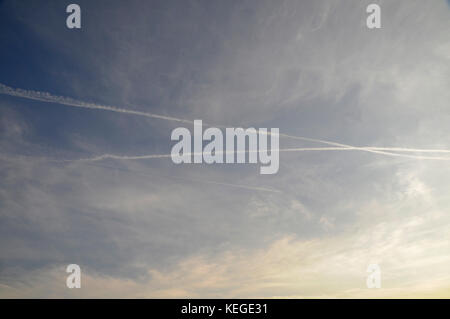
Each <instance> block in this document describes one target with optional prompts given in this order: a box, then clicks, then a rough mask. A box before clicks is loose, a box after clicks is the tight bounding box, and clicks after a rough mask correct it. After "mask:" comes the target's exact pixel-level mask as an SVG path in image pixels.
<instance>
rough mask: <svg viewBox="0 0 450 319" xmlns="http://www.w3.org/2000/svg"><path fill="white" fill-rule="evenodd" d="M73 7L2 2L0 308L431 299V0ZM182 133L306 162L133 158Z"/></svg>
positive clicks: (442, 259) (434, 95)
mask: <svg viewBox="0 0 450 319" xmlns="http://www.w3.org/2000/svg"><path fill="white" fill-rule="evenodd" d="M72 2H74V1H72ZM72 2H71V1H58V2H56V1H26V2H24V1H20V2H19V1H12V0H3V1H0V47H1V50H0V298H92V297H95V298H399V297H403V298H449V297H450V211H449V209H450V208H449V207H450V197H449V194H450V166H449V161H450V154H448V153H449V152H450V126H449V125H448V123H450V105H449V101H450V90H449V87H450V41H449V40H450V3H449V2H448V1H445V0H430V1H419V0H397V1H381V0H378V1H366V0H362V1H361V0H352V1H344V0H334V1H323V0H315V1H306V0H305V1H303V0H296V1H291V0H281V1H264V0H262V1H259V0H258V1H256V0H251V1H235V0H231V1H205V0H202V1H190V0H188V1H172V0H169V1H135V0H132V1H117V0H108V1H106V0H95V1H92V0H91V1H81V0H77V1H76V3H77V4H78V5H79V6H80V8H81V29H69V28H67V27H66V18H67V16H68V14H67V13H66V7H67V5H69V4H70V3H72ZM370 3H377V4H379V6H380V7H381V25H382V27H381V28H380V29H368V28H367V26H366V19H367V16H368V14H367V13H366V7H367V6H368V5H369V4H370ZM80 106H82V107H80ZM104 106H108V107H109V106H111V107H114V110H112V111H111V109H107V108H106V109H105V107H104ZM117 110H121V111H120V112H117ZM143 114H147V115H143ZM149 114H150V115H151V116H149ZM197 119H200V120H203V121H204V122H205V123H208V124H211V125H213V126H214V125H215V126H217V127H243V128H249V127H255V128H279V130H280V134H281V136H280V149H286V148H316V150H309V151H307V150H305V151H292V152H280V159H279V161H280V167H279V171H278V172H277V173H276V174H272V175H261V174H260V172H259V166H260V165H255V164H174V163H173V162H172V160H171V159H170V157H159V158H158V157H156V158H152V156H147V157H145V156H146V155H164V154H170V152H171V148H172V146H173V145H174V142H173V141H171V139H170V137H171V132H172V131H173V130H174V129H175V128H178V127H186V128H188V129H189V130H192V129H193V125H192V121H193V120H197ZM324 141H325V142H327V143H328V144H327V143H325V142H324ZM333 145H334V146H335V147H334V148H336V146H337V145H338V146H339V145H340V146H339V147H344V148H352V147H353V149H346V150H342V149H341V150H336V149H334V150H331V149H330V147H333ZM342 145H344V146H342ZM326 148H328V149H326ZM319 149H320V150H319ZM426 150H431V151H426ZM105 154H109V155H110V156H103V155H105ZM138 156H144V158H136V157H138ZM86 159H91V160H86ZM94 159H95V160H94ZM69 264H77V265H79V266H80V268H81V273H82V275H81V288H80V289H68V288H67V287H66V278H67V276H68V274H67V273H66V267H67V265H69ZM370 264H377V265H379V267H380V270H381V288H375V289H369V288H368V287H367V285H366V279H367V276H368V275H369V273H367V268H368V266H369V265H370Z"/></svg>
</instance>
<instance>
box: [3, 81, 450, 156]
mask: <svg viewBox="0 0 450 319" xmlns="http://www.w3.org/2000/svg"><path fill="white" fill-rule="evenodd" d="M0 94H5V95H10V96H16V97H21V98H26V99H31V100H37V101H44V102H49V103H56V104H62V105H67V106H72V107H80V108H87V109H96V110H103V111H110V112H117V113H124V114H130V115H137V116H144V117H148V118H155V119H161V120H166V121H174V122H179V123H188V124H194V121H193V120H188V119H182V118H177V117H172V116H166V115H160V114H154V113H149V112H142V111H134V110H130V109H124V108H120V107H116V106H108V105H102V104H96V103H90V102H83V101H79V100H75V99H72V98H68V97H63V96H57V95H53V94H51V93H48V92H40V91H33V90H23V89H15V88H12V87H9V86H7V85H4V84H2V83H0ZM203 125H205V126H214V127H219V128H226V127H227V126H225V125H211V124H207V123H203ZM266 134H267V135H273V134H275V133H271V132H267V133H266ZM278 135H279V136H280V137H284V138H290V139H296V140H302V141H308V142H315V143H321V144H326V145H331V146H335V147H339V149H337V148H336V149H332V148H326V149H323V150H324V151H325V150H326V151H329V150H344V149H345V150H350V149H351V150H359V151H364V152H370V153H376V154H382V155H388V156H394V157H405V158H413V159H427V160H449V158H446V157H435V156H421V155H407V154H398V153H392V152H414V153H450V150H442V149H414V148H400V147H370V146H364V147H357V146H352V145H348V144H342V143H337V142H332V141H327V140H321V139H315V138H309V137H302V136H294V135H289V134H283V133H279V134H278ZM306 150H308V149H298V150H297V151H306ZM309 150H310V151H314V150H317V151H320V150H322V149H321V148H315V149H314V148H310V149H309ZM292 151H294V149H292ZM158 156H159V157H168V156H167V155H142V156H139V158H137V156H131V157H129V158H128V159H141V158H142V159H143V158H157V157H158ZM115 157H116V158H120V159H126V156H118V155H111V154H105V155H101V156H100V157H99V159H97V160H101V159H103V158H115ZM90 160H92V159H90Z"/></svg>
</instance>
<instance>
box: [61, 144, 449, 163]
mask: <svg viewBox="0 0 450 319" xmlns="http://www.w3.org/2000/svg"><path fill="white" fill-rule="evenodd" d="M377 149H379V148H377ZM381 149H389V148H381ZM359 150H365V151H369V150H372V148H371V147H366V148H361V147H296V148H282V149H277V150H269V151H277V152H314V151H359ZM408 151H410V150H408ZM262 152H267V150H256V151H250V150H243V151H217V152H216V154H231V153H235V154H237V153H262ZM378 152H379V153H381V154H388V155H390V156H398V157H406V158H414V159H428V160H443V161H450V157H438V156H421V155H407V154H396V153H387V152H381V151H377V153H378ZM202 154H203V153H202V152H198V153H194V152H192V153H184V154H183V155H185V156H195V155H202ZM170 157H172V154H144V155H117V154H102V155H98V156H94V157H87V158H80V159H62V160H52V161H57V162H97V161H102V160H105V159H117V160H141V159H156V158H170Z"/></svg>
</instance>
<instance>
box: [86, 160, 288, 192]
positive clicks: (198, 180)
mask: <svg viewBox="0 0 450 319" xmlns="http://www.w3.org/2000/svg"><path fill="white" fill-rule="evenodd" d="M88 165H92V166H98V167H104V168H110V169H117V170H121V171H125V172H130V173H134V174H137V175H142V176H150V177H151V176H153V175H156V176H159V177H164V178H168V179H178V180H182V181H188V182H198V183H205V184H212V185H220V186H227V187H235V188H242V189H248V190H255V191H262V192H270V193H281V191H280V190H278V189H274V188H268V187H261V186H251V185H243V184H232V183H224V182H216V181H211V180H204V179H192V178H184V177H177V176H164V175H159V174H148V173H147V172H142V171H137V170H133V169H129V168H123V167H120V168H119V167H112V166H108V165H100V164H92V163H88Z"/></svg>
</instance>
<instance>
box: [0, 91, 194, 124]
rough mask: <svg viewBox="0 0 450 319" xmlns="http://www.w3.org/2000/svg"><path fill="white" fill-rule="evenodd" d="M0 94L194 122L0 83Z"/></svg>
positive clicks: (168, 119)
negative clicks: (15, 87)
mask: <svg viewBox="0 0 450 319" xmlns="http://www.w3.org/2000/svg"><path fill="white" fill-rule="evenodd" d="M0 94H5V95H10V96H16V97H21V98H25V99H30V100H37V101H44V102H49V103H57V104H63V105H67V106H74V107H81V108H86V109H94V110H103V111H110V112H117V113H126V114H131V115H138V116H145V117H150V118H155V119H160V120H167V121H175V122H181V123H191V124H193V123H194V121H190V120H185V119H179V118H176V117H171V116H165V115H159V114H153V113H148V112H141V111H134V110H129V109H123V108H120V107H116V106H109V105H102V104H96V103H89V102H83V101H78V100H75V99H72V98H69V97H64V96H57V95H53V94H50V93H48V92H39V91H32V90H22V89H14V88H12V87H9V86H7V85H4V84H2V83H0Z"/></svg>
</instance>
